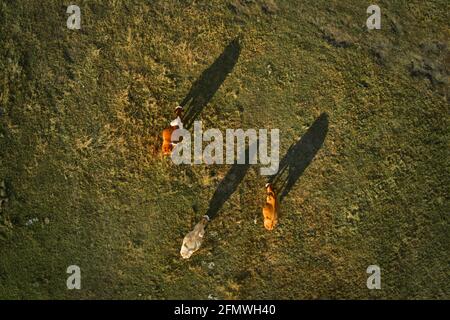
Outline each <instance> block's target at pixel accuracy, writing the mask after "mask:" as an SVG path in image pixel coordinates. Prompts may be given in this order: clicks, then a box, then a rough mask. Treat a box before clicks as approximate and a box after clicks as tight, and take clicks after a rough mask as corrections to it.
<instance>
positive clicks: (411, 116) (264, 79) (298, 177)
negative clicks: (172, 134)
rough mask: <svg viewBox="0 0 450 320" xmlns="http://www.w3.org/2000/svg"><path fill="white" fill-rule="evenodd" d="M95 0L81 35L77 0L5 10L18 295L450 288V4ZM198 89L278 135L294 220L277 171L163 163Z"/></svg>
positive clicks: (7, 266)
mask: <svg viewBox="0 0 450 320" xmlns="http://www.w3.org/2000/svg"><path fill="white" fill-rule="evenodd" d="M75 3H76V4H77V5H78V6H80V8H81V19H82V20H81V30H69V29H68V28H67V27H66V20H67V18H68V16H69V14H67V13H66V9H67V6H68V5H69V4H72V2H69V1H48V0H47V1H37V0H30V1H15V0H5V1H1V2H0V44H1V46H0V182H3V183H4V188H3V187H2V186H1V185H0V189H1V190H0V192H2V190H3V192H2V193H1V194H0V199H1V200H0V201H2V206H1V209H0V298H2V299H90V298H95V299H111V298H116V299H208V298H218V299H317V298H333V299H350V298H351V299H355V298H356V299H394V298H406V299H418V298H425V299H436V298H441V299H443V298H445V299H449V298H450V282H449V280H450V268H449V267H450V226H449V213H450V212H449V186H450V172H449V170H450V163H449V141H450V139H449V117H448V115H449V65H450V51H449V50H450V47H449V46H450V43H449V42H450V41H449V39H450V28H449V21H450V14H449V13H450V4H449V2H448V1H446V0H433V1H420V0H412V1H403V0H398V1H385V0H379V1H377V2H376V4H378V5H379V6H380V7H381V15H382V20H381V26H382V27H381V29H380V30H371V31H369V30H367V27H366V19H367V17H368V16H369V15H368V14H367V13H366V9H367V7H368V6H369V5H370V4H372V3H371V2H365V1H359V0H358V1H356V0H340V1H337V0H331V1H325V0H316V1H293V0H292V1H288V0H284V1H281V0H279V1H277V0H275V1H273V0H226V1H225V0H224V1H219V0H209V1H193V0H191V1H188V0H184V1H162V0H158V1H143V0H139V1H138V0H127V1H116V0H112V1H100V0H95V1H94V0H92V1H83V0H77V1H76V2H75ZM187 100H188V101H187ZM183 101H185V102H186V101H187V103H186V108H193V109H192V110H194V111H195V113H194V115H195V116H193V117H194V118H195V120H202V121H203V126H204V128H219V129H220V130H225V129H226V128H243V129H247V128H256V129H258V128H267V129H272V128H278V129H280V138H281V145H280V158H285V160H284V161H285V162H284V164H289V165H290V166H291V168H293V169H292V172H293V174H292V175H291V176H289V177H288V179H290V187H289V189H287V190H286V193H285V194H284V197H283V199H282V201H281V205H280V210H281V217H280V220H279V225H278V226H277V227H276V229H275V230H274V231H272V232H269V231H266V230H265V229H264V228H263V222H262V214H261V208H262V205H263V204H264V196H265V191H264V185H265V183H266V182H267V181H268V178H267V177H264V176H261V175H260V174H259V166H245V167H242V166H230V165H195V166H189V165H180V166H177V165H174V164H173V163H171V160H170V159H167V158H166V159H163V158H162V157H161V156H160V144H161V137H160V135H161V130H162V129H163V128H164V127H166V126H167V124H168V121H170V120H172V118H173V109H174V107H175V106H176V105H177V104H178V103H182V102H183ZM194 118H193V119H194ZM291 146H293V149H292V148H291V151H290V152H288V150H289V148H290V147H291ZM292 150H294V152H292ZM230 177H231V185H232V187H233V188H232V189H231V191H232V192H231V193H230V194H229V195H228V194H227V195H224V198H220V195H219V196H218V195H217V193H215V191H216V189H217V188H218V187H219V186H220V184H221V183H222V184H223V183H224V181H225V182H227V181H229V179H230ZM227 179H228V180H227ZM217 197H219V201H218V202H214V201H212V199H214V198H216V199H217ZM6 199H7V200H8V201H4V200H6ZM222 200H223V201H222ZM212 202H214V205H215V206H216V207H215V210H216V214H215V216H214V218H213V219H212V221H211V222H210V223H209V225H208V228H207V230H206V235H205V241H204V243H203V245H202V248H201V249H200V250H199V251H197V252H196V253H195V254H194V255H193V256H192V258H191V259H189V260H183V259H181V257H180V254H179V250H180V247H181V242H182V240H183V237H184V235H185V234H186V233H187V232H189V231H190V230H191V229H192V228H193V226H194V225H195V224H196V223H197V222H198V221H199V220H200V218H201V217H202V216H203V215H204V214H205V212H207V211H208V208H209V207H210V204H211V203H212ZM222 202H223V203H222ZM217 203H219V204H220V205H217ZM69 265H78V266H79V267H80V268H81V275H82V280H81V283H82V284H81V285H82V288H81V290H68V289H67V287H66V279H67V277H68V276H69V275H68V274H67V273H66V269H67V267H68V266H69ZM369 265H379V266H380V268H381V283H382V284H381V285H382V288H381V290H369V289H368V288H367V287H366V280H367V277H368V276H369V275H368V274H367V273H366V268H367V267H368V266H369Z"/></svg>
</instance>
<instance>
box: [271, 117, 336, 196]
mask: <svg viewBox="0 0 450 320" xmlns="http://www.w3.org/2000/svg"><path fill="white" fill-rule="evenodd" d="M327 133H328V115H327V114H326V113H322V114H321V115H320V116H319V117H318V118H317V119H316V120H315V121H314V123H313V124H312V125H311V126H310V127H309V129H308V131H306V133H305V134H304V135H303V136H302V137H301V138H300V139H299V140H298V141H296V142H294V143H293V144H292V145H291V146H290V147H289V150H288V151H287V153H286V155H285V156H284V158H283V159H282V160H281V161H280V166H279V169H278V172H277V173H276V174H275V175H273V176H271V177H270V178H269V181H268V182H269V183H271V184H272V185H273V186H274V188H275V190H276V191H277V192H278V195H279V201H280V202H281V201H283V199H284V197H286V196H287V194H288V193H289V192H290V191H291V189H292V187H293V186H294V185H295V183H296V182H297V180H298V179H299V178H300V176H301V175H302V174H303V172H304V171H305V169H306V168H307V167H308V165H309V164H310V163H311V161H312V160H313V159H314V157H315V155H316V154H317V152H318V151H319V149H320V148H321V147H322V145H323V143H324V141H325V137H326V135H327Z"/></svg>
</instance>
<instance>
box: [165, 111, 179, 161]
mask: <svg viewBox="0 0 450 320" xmlns="http://www.w3.org/2000/svg"><path fill="white" fill-rule="evenodd" d="M175 114H176V116H177V118H176V119H175V120H173V121H172V122H170V127H168V128H165V129H164V130H163V132H162V138H163V143H162V154H163V155H164V156H168V155H170V154H171V153H172V150H173V147H174V146H175V144H176V143H175V141H172V133H173V132H174V131H175V130H176V129H179V128H182V127H183V123H182V122H181V116H182V114H183V107H181V106H178V107H176V108H175Z"/></svg>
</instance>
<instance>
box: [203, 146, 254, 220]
mask: <svg viewBox="0 0 450 320" xmlns="http://www.w3.org/2000/svg"><path fill="white" fill-rule="evenodd" d="M245 156H246V159H247V161H245V164H237V163H235V164H233V165H232V166H231V168H230V170H228V172H227V174H226V175H225V177H224V178H223V179H222V181H221V182H220V183H219V185H218V186H217V188H216V191H215V192H214V194H213V196H212V198H211V200H210V202H209V207H208V210H207V212H206V215H207V216H208V217H209V218H210V219H214V218H215V217H216V216H217V214H218V213H219V211H220V209H221V208H222V206H223V205H224V204H225V202H226V201H227V200H228V199H229V198H230V197H231V195H232V194H233V193H234V192H235V191H236V190H237V188H238V187H239V185H240V184H241V182H242V180H244V177H245V175H246V174H247V172H248V170H249V169H250V164H249V161H248V159H249V146H247V147H246V150H245Z"/></svg>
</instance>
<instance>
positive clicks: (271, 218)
mask: <svg viewBox="0 0 450 320" xmlns="http://www.w3.org/2000/svg"><path fill="white" fill-rule="evenodd" d="M266 191H267V196H266V204H265V205H264V207H263V217H264V227H265V228H266V229H267V230H273V228H274V227H275V225H276V224H277V222H278V212H277V211H278V201H277V196H276V195H275V191H274V190H273V187H272V185H271V184H270V183H267V184H266Z"/></svg>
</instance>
